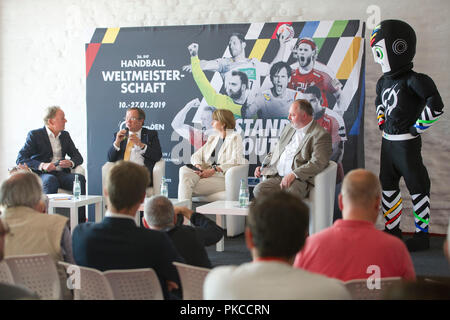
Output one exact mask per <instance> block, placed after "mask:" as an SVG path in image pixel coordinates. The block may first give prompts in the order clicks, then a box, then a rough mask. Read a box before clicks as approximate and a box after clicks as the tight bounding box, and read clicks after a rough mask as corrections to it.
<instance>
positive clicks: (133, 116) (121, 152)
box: [108, 108, 162, 186]
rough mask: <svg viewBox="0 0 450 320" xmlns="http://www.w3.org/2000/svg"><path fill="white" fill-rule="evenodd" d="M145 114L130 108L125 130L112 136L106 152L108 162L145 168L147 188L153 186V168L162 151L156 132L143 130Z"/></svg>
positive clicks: (126, 116) (142, 111)
mask: <svg viewBox="0 0 450 320" xmlns="http://www.w3.org/2000/svg"><path fill="white" fill-rule="evenodd" d="M144 121H145V112H144V110H142V109H140V108H130V109H128V110H127V112H126V115H125V125H126V129H122V130H120V131H118V132H116V133H115V134H114V142H113V143H112V145H111V147H110V148H109V150H108V161H109V162H116V161H119V160H125V161H131V162H134V163H136V164H139V165H141V166H145V168H147V170H148V172H149V174H150V180H149V184H148V185H149V186H151V185H153V167H154V166H155V163H156V162H158V161H159V160H161V157H162V151H161V145H160V144H159V139H158V131H156V130H150V129H147V128H144V127H143V125H144Z"/></svg>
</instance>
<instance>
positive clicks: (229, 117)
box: [212, 109, 236, 129]
mask: <svg viewBox="0 0 450 320" xmlns="http://www.w3.org/2000/svg"><path fill="white" fill-rule="evenodd" d="M212 118H213V120H216V121H219V122H220V123H222V124H224V125H225V129H234V128H235V127H236V120H235V119H234V114H233V112H231V111H230V110H226V109H216V110H215V111H214V112H213V114H212Z"/></svg>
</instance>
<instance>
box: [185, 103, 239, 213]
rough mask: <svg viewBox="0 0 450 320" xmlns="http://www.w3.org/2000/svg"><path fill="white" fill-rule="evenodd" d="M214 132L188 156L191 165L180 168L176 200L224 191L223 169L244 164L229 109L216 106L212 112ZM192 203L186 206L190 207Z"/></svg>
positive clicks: (234, 124) (232, 116)
mask: <svg viewBox="0 0 450 320" xmlns="http://www.w3.org/2000/svg"><path fill="white" fill-rule="evenodd" d="M212 118H213V121H212V127H213V128H214V130H215V134H211V135H210V136H209V137H208V141H207V142H206V143H205V144H204V145H203V146H202V147H201V148H200V149H198V150H197V151H196V152H195V153H194V154H193V155H192V156H191V164H192V165H193V166H195V167H196V168H197V169H198V170H193V169H191V168H189V167H188V166H183V167H181V168H180V172H179V181H180V182H179V184H178V199H180V200H191V199H192V194H196V195H209V194H213V193H216V192H220V191H224V190H225V172H226V171H227V170H228V169H230V168H231V167H233V166H237V165H240V164H244V163H245V158H244V149H243V144H242V138H241V135H240V134H239V133H237V132H235V131H234V128H235V127H236V120H235V119H234V115H233V113H232V112H231V111H229V110H225V109H217V110H215V111H214V112H213V115H212ZM190 207H191V205H189V208H190Z"/></svg>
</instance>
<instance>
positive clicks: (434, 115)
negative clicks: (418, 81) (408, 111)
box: [414, 106, 444, 133]
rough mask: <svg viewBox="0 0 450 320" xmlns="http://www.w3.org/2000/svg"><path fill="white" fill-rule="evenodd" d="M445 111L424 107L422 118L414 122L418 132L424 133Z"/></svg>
mask: <svg viewBox="0 0 450 320" xmlns="http://www.w3.org/2000/svg"><path fill="white" fill-rule="evenodd" d="M443 113H444V112H443V111H433V110H431V109H430V108H429V107H428V106H426V107H425V108H424V109H423V111H422V114H421V115H420V118H419V119H418V120H417V121H416V123H415V124H414V127H416V130H417V132H418V133H422V132H424V131H425V130H427V129H428V128H429V127H431V126H432V125H433V124H434V123H435V122H436V121H437V120H438V119H439V117H440V116H441V115H442V114H443Z"/></svg>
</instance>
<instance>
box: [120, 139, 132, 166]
mask: <svg viewBox="0 0 450 320" xmlns="http://www.w3.org/2000/svg"><path fill="white" fill-rule="evenodd" d="M133 146H134V143H133V142H132V141H130V140H128V143H127V147H126V148H125V154H124V155H123V160H125V161H129V160H130V154H131V149H133Z"/></svg>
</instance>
